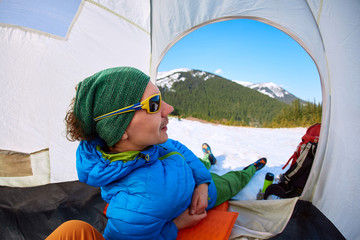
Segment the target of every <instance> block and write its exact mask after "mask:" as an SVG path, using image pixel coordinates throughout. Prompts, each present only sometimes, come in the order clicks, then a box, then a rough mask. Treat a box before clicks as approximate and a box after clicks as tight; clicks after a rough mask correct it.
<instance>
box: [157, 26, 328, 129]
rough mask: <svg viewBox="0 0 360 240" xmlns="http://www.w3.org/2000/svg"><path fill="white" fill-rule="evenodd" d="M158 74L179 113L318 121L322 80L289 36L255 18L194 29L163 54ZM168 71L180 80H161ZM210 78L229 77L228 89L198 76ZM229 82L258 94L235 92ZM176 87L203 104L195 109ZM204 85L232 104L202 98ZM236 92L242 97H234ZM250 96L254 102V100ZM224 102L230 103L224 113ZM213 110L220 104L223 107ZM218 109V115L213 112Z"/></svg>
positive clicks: (251, 121) (266, 121)
mask: <svg viewBox="0 0 360 240" xmlns="http://www.w3.org/2000/svg"><path fill="white" fill-rule="evenodd" d="M186 71H188V72H189V71H192V72H191V74H187V75H188V77H187V76H186V74H179V72H186ZM158 73H159V74H158V76H157V79H158V81H157V83H158V85H159V86H160V87H166V88H167V89H168V90H170V91H167V92H166V93H165V95H167V96H164V98H165V100H166V98H169V99H168V101H169V103H171V104H173V105H174V107H175V112H174V114H177V115H184V116H191V115H192V117H198V118H200V119H203V120H207V121H215V122H219V123H224V124H227V125H243V126H255V127H306V126H310V125H312V124H314V123H316V122H321V114H322V109H321V108H322V106H321V104H322V102H321V101H322V93H321V83H320V77H319V73H318V71H317V68H316V65H315V63H314V61H313V60H312V58H311V57H310V56H309V54H308V53H307V52H306V51H305V50H304V49H303V48H302V47H301V46H300V45H299V44H298V43H297V42H296V41H295V40H294V39H292V38H291V37H290V36H289V35H287V34H285V33H284V32H282V31H280V30H279V29H277V28H275V27H272V26H270V25H268V24H265V23H262V22H259V21H255V20H251V19H236V20H228V21H221V22H215V23H211V24H208V25H205V26H202V27H200V28H196V29H192V31H189V32H188V33H187V35H185V36H184V37H183V38H182V39H180V40H178V41H177V42H176V44H174V45H173V46H172V47H171V48H170V49H169V50H168V52H167V53H166V55H164V57H163V59H162V61H161V63H160V64H159V67H158ZM171 73H178V74H177V75H176V76H177V77H178V79H176V76H175V75H173V76H172V79H171V80H167V79H164V76H165V75H169V74H171ZM212 78H218V79H223V80H229V81H227V82H226V81H225V83H227V84H228V85H229V88H226V87H225V89H224V86H223V87H221V88H216V89H214V88H215V87H216V86H217V84H215V83H213V84H211V86H208V87H206V86H205V89H204V86H203V84H201V80H204V81H203V82H206V80H208V79H212ZM195 79H197V80H195ZM184 80H186V81H184ZM187 81H192V83H190V82H189V83H187ZM175 82H176V83H175ZM209 82H211V81H207V83H209ZM230 83H231V84H234V83H237V84H238V85H239V86H242V87H246V88H247V89H253V90H257V92H258V93H262V94H259V95H258V96H252V95H251V94H250V93H244V92H239V93H238V94H237V93H236V92H237V91H236V90H235V89H233V88H232V87H231V86H230ZM174 84H175V85H174ZM218 84H219V83H218ZM179 85H183V87H182V88H184V89H183V90H182V95H184V94H185V92H187V94H191V93H195V94H196V98H205V99H206V98H208V100H204V101H203V103H204V105H205V106H204V107H197V108H196V109H195V107H194V106H193V105H192V104H187V102H186V101H185V100H184V99H180V98H179V97H178V96H176V95H177V93H176V91H175V89H174V87H179ZM197 87H199V88H197ZM207 88H210V90H212V91H214V93H212V95H218V94H217V93H216V92H217V91H220V94H221V95H224V97H221V98H220V100H221V101H222V102H226V101H229V102H232V103H233V105H236V107H234V106H232V104H223V106H222V105H221V104H216V102H215V99H214V98H216V96H214V97H213V98H212V99H211V98H209V96H206V91H204V90H207V91H210V90H209V89H207ZM199 94H200V95H199ZM247 94H249V95H247ZM234 95H242V96H241V97H240V96H238V98H235V99H234ZM245 95H246V96H245ZM194 97H195V96H194ZM253 97H255V98H256V99H257V100H256V101H259V102H258V104H256V103H254V98H253ZM265 97H267V99H268V101H267V100H266V98H265ZM176 99H177V100H176ZM209 99H211V102H212V104H209ZM259 99H265V100H262V101H264V102H265V103H262V102H261V100H259ZM273 100H278V101H274V102H273ZM295 100H296V101H295ZM246 101H248V102H247V103H246ZM267 103H268V104H271V105H272V106H271V107H270V106H268V104H267ZM282 103H285V104H282ZM198 105H199V104H198ZM245 105H248V106H247V107H246V106H245ZM249 105H251V106H249ZM273 105H279V106H276V107H273ZM225 106H228V107H227V108H228V109H227V111H225V110H226V109H225V108H226V107H225ZM216 108H222V111H217V109H216ZM216 111H217V112H218V113H214V112H216ZM256 112H258V114H256ZM279 112H282V114H279Z"/></svg>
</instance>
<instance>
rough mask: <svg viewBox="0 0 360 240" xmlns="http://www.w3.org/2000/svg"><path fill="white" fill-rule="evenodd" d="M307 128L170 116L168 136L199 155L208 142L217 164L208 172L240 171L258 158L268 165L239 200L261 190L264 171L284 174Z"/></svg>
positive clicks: (252, 197) (249, 197) (201, 154)
mask: <svg viewBox="0 0 360 240" xmlns="http://www.w3.org/2000/svg"><path fill="white" fill-rule="evenodd" d="M305 132H306V128H278V129H268V128H248V127H232V126H223V125H216V124H211V123H201V122H198V121H192V120H186V119H181V120H178V119H177V118H170V119H169V125H168V135H169V137H170V138H172V139H175V140H178V141H180V142H181V143H183V144H184V145H186V146H187V147H188V148H189V149H190V150H192V151H193V152H194V153H195V154H196V155H197V156H198V157H202V156H203V153H202V150H201V144H202V143H204V142H206V143H208V144H209V145H210V147H211V150H212V152H213V154H214V156H215V157H216V159H217V164H216V165H213V166H212V167H211V168H210V171H211V172H215V173H217V174H220V175H221V174H224V173H226V172H228V171H233V170H241V169H243V168H244V167H246V166H247V165H249V164H251V163H253V162H254V161H256V160H257V159H259V158H261V157H266V158H267V165H266V166H265V167H264V168H263V169H261V170H260V171H258V172H257V173H256V174H255V175H254V177H253V178H252V179H251V181H250V183H249V184H248V185H247V186H246V187H245V188H244V189H243V190H241V191H240V192H239V194H237V195H236V196H235V199H239V200H254V199H256V195H257V193H258V192H259V189H262V187H263V184H264V178H265V175H266V173H267V172H271V173H273V174H274V175H275V176H276V175H278V174H280V173H284V172H285V171H286V170H287V169H288V167H287V168H286V169H285V170H282V167H283V166H284V165H285V163H286V162H287V161H288V159H289V158H290V156H291V155H292V154H293V153H294V151H295V149H296V147H297V145H298V144H299V142H300V141H301V137H302V136H303V135H304V134H305Z"/></svg>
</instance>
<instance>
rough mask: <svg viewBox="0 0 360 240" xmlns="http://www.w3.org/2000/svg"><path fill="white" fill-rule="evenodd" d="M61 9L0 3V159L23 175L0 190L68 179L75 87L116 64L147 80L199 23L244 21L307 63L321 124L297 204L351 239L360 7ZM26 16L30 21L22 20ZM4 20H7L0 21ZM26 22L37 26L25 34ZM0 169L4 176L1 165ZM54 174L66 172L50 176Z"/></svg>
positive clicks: (182, 4) (350, 3) (352, 2)
mask: <svg viewBox="0 0 360 240" xmlns="http://www.w3.org/2000/svg"><path fill="white" fill-rule="evenodd" d="M62 2H63V1H51V2H47V1H40V0H38V1H35V0H32V1H21V0H13V1H9V0H3V1H1V2H0V89H1V95H0V102H1V104H0V112H1V115H0V132H1V135H0V149H2V151H1V152H0V155H1V154H5V153H8V152H9V151H10V152H11V154H8V155H11V156H12V159H21V160H19V161H18V162H17V163H18V164H20V165H19V166H25V165H27V166H28V167H29V166H30V169H29V170H28V172H25V173H18V172H17V171H15V172H13V173H12V174H14V175H6V173H1V174H0V180H1V184H0V185H7V186H22V187H24V186H36V185H44V184H46V183H59V182H66V181H73V180H76V179H77V176H76V172H75V161H74V152H75V149H76V145H77V144H76V143H70V142H68V141H67V140H66V139H65V137H64V123H63V119H64V115H65V112H66V109H67V107H68V105H69V104H70V99H71V98H72V97H73V95H74V93H75V90H74V88H75V86H76V84H77V82H79V81H81V80H82V79H84V78H85V77H87V76H90V75H91V74H93V73H95V72H97V71H99V70H102V69H105V68H109V67H115V66H125V65H126V66H133V67H136V68H139V69H140V70H142V71H144V72H145V73H148V74H149V75H150V76H151V78H152V80H153V81H154V80H155V78H156V72H157V66H158V65H159V63H160V62H161V60H162V58H163V57H164V55H165V54H166V52H167V51H168V50H169V49H170V48H171V47H172V46H173V45H174V44H175V43H176V42H177V41H179V40H180V39H181V38H182V37H183V36H185V35H186V34H189V33H190V32H192V31H194V30H196V29H198V28H200V27H202V26H204V25H206V24H210V23H214V22H218V21H225V20H230V19H241V18H244V19H245V18H246V19H253V20H257V21H260V22H264V23H267V24H269V25H271V26H274V27H276V28H278V29H280V30H282V31H284V32H285V33H287V34H288V35H289V36H291V37H292V38H293V39H294V40H296V41H297V42H298V43H299V44H300V45H301V46H302V47H303V48H304V49H305V50H306V51H307V52H308V54H309V55H310V56H311V58H312V59H313V60H314V62H315V64H316V66H317V69H318V71H319V75H320V79H321V86H322V93H323V97H322V103H323V119H322V128H321V135H320V144H319V146H318V151H317V154H316V158H315V164H314V166H313V168H312V171H311V174H310V178H309V181H308V183H307V186H306V188H305V190H304V192H303V194H302V196H301V200H302V201H306V202H310V203H311V206H313V207H314V208H315V209H317V210H318V211H319V212H321V213H322V214H324V216H326V218H327V219H328V220H330V222H331V223H332V224H334V226H335V227H336V228H337V229H338V230H339V231H340V232H341V234H342V235H343V236H344V237H345V238H347V239H356V238H357V237H358V236H359V234H360V230H359V228H358V227H357V217H358V216H360V207H359V206H358V204H357V200H358V199H359V198H360V187H359V186H358V185H357V183H358V182H359V180H360V177H359V176H360V174H358V172H357V171H358V170H359V169H360V168H359V167H358V166H359V164H360V157H359V156H360V148H359V147H358V146H357V145H358V143H359V140H358V136H359V135H360V127H359V126H360V125H359V123H358V120H359V117H360V101H358V100H356V99H357V93H358V91H359V90H360V81H359V76H360V68H359V66H360V58H359V55H360V47H359V46H360V14H359V12H360V1H358V0H347V1H338V0H266V1H264V0H243V1H236V0H224V1H217V0H197V1H193V0H182V1H176V0H168V1H160V0H150V1H148V0H141V1H132V0H121V1H110V0H102V1H95V0H86V1H85V0H83V1H81V2H80V1H79V0H78V1H76V0H72V1H64V2H67V3H69V2H78V5H77V7H76V8H75V9H73V8H71V7H69V6H67V4H65V3H62ZM36 4H41V6H43V7H42V8H37V7H36V6H37V5H36ZM58 4H60V5H66V6H63V7H59V5H58ZM69 5H70V4H69ZM28 12H31V13H34V12H36V13H37V14H36V15H34V14H32V16H36V17H33V18H31V19H29V18H28V15H27V13H28ZM6 14H7V15H11V16H14V19H13V21H11V22H4V20H3V18H2V17H1V16H4V15H6ZM18 19H22V20H23V21H22V23H21V24H20V23H19V22H17V21H16V20H18ZM33 22H37V23H38V24H37V25H39V26H40V27H39V28H36V29H35V28H33V27H32V26H33V25H32V23H33ZM42 22H47V23H50V25H53V26H60V27H62V29H63V33H62V34H55V33H53V32H51V29H50V30H49V29H46V26H42V24H40V23H42ZM43 25H46V24H43ZM4 159H5V158H4ZM4 162H5V163H4ZM2 164H3V165H2V166H1V168H2V169H4V168H5V166H6V160H2ZM23 164H25V165H23ZM8 165H9V164H8ZM64 167H65V168H66V169H68V171H65V172H63V171H60V172H59V171H57V169H64ZM21 168H23V167H21ZM16 174H18V175H16ZM251 204H252V203H250V205H251ZM289 214H290V215H291V211H290V213H289ZM268 237H269V236H268Z"/></svg>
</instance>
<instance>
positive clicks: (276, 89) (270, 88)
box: [233, 80, 305, 104]
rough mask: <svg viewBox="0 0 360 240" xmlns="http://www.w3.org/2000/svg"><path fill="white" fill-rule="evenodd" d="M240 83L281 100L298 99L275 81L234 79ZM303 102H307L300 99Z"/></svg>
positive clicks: (291, 100) (290, 101)
mask: <svg viewBox="0 0 360 240" xmlns="http://www.w3.org/2000/svg"><path fill="white" fill-rule="evenodd" d="M233 82H236V83H238V84H241V85H243V86H244V87H248V88H251V89H254V90H256V91H258V92H260V93H262V94H265V95H267V96H269V97H271V98H275V99H277V100H279V101H281V102H284V103H287V104H290V103H292V102H293V101H294V100H295V99H298V98H297V97H296V96H294V95H293V94H291V93H289V92H288V91H286V90H285V89H283V88H282V87H280V86H279V85H276V84H275V83H273V82H267V83H250V82H244V81H235V80H234V81H233ZM300 102H301V103H305V102H304V101H303V100H301V99H300Z"/></svg>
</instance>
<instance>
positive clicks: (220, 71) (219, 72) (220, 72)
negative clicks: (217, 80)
mask: <svg viewBox="0 0 360 240" xmlns="http://www.w3.org/2000/svg"><path fill="white" fill-rule="evenodd" d="M215 73H216V74H222V73H223V71H222V70H221V69H220V68H218V69H216V71H215Z"/></svg>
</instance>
